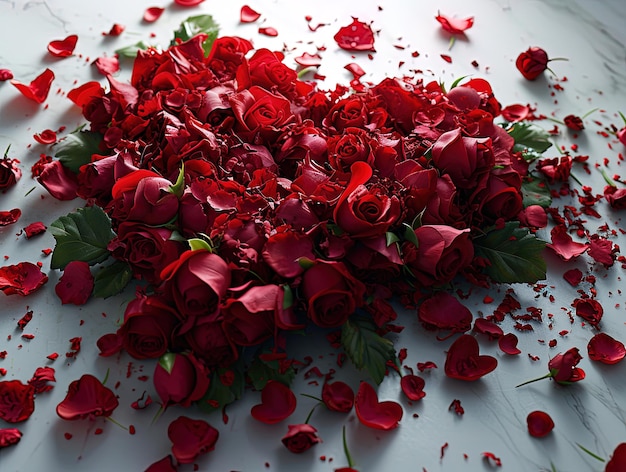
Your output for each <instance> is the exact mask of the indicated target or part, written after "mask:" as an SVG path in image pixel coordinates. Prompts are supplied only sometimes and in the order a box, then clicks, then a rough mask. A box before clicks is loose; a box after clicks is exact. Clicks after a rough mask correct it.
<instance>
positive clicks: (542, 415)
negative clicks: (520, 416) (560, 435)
mask: <svg viewBox="0 0 626 472" xmlns="http://www.w3.org/2000/svg"><path fill="white" fill-rule="evenodd" d="M526 424H527V425H528V433H529V434H530V435H531V436H532V437H534V438H542V437H544V436H546V435H548V434H549V433H550V431H552V430H553V429H554V421H552V418H550V415H548V414H547V413H546V412H544V411H531V412H530V413H528V416H527V417H526Z"/></svg>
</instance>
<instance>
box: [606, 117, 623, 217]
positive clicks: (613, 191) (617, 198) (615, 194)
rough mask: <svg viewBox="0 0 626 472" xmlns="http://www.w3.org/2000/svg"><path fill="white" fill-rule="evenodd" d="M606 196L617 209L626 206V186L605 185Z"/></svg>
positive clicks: (612, 206)
mask: <svg viewBox="0 0 626 472" xmlns="http://www.w3.org/2000/svg"><path fill="white" fill-rule="evenodd" d="M624 129H626V128H624ZM625 135H626V134H625ZM604 198H606V201H607V202H608V203H609V205H611V208H614V209H616V210H623V209H624V208H626V188H619V189H618V188H617V187H615V186H613V185H607V186H606V187H604Z"/></svg>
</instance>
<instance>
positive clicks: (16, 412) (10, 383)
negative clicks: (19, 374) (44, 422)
mask: <svg viewBox="0 0 626 472" xmlns="http://www.w3.org/2000/svg"><path fill="white" fill-rule="evenodd" d="M33 411H35V388H34V387H33V386H32V385H29V384H23V383H22V382H20V381H19V380H3V381H0V419H2V420H4V421H6V422H8V423H21V422H22V421H26V420H27V419H28V418H30V415H32V414H33Z"/></svg>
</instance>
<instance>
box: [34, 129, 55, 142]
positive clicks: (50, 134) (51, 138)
mask: <svg viewBox="0 0 626 472" xmlns="http://www.w3.org/2000/svg"><path fill="white" fill-rule="evenodd" d="M33 138H34V139H35V141H37V142H38V143H39V144H54V143H56V141H57V134H56V132H54V131H53V130H51V129H45V130H43V131H42V132H41V133H38V134H35V135H33Z"/></svg>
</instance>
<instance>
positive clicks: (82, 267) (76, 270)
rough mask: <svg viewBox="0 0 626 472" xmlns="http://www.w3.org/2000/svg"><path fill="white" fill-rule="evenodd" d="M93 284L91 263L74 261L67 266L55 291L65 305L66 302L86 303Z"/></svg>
mask: <svg viewBox="0 0 626 472" xmlns="http://www.w3.org/2000/svg"><path fill="white" fill-rule="evenodd" d="M93 286H94V278H93V275H91V271H90V270H89V264H87V263H86V262H83V261H72V262H70V263H69V264H67V265H66V266H65V269H64V270H63V275H62V276H61V277H60V278H59V282H58V283H57V284H56V286H55V287H54V291H55V292H56V294H57V295H58V297H59V298H60V299H61V303H62V304H64V305H65V304H66V303H72V304H74V305H84V304H85V303H87V300H89V297H90V296H91V292H92V291H93Z"/></svg>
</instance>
